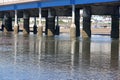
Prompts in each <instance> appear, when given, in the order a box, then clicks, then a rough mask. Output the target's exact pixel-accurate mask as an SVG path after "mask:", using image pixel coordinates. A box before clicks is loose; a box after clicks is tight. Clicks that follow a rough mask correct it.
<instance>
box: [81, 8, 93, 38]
mask: <svg viewBox="0 0 120 80" xmlns="http://www.w3.org/2000/svg"><path fill="white" fill-rule="evenodd" d="M82 37H91V8H90V7H84V9H83V30H82Z"/></svg>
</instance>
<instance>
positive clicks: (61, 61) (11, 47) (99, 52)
mask: <svg viewBox="0 0 120 80" xmlns="http://www.w3.org/2000/svg"><path fill="white" fill-rule="evenodd" d="M0 36H1V37H0V40H2V41H1V42H0V49H2V50H0V79H1V80H118V79H120V74H119V72H120V68H119V62H120V61H119V40H110V39H108V38H104V40H103V39H102V40H101V39H100V38H99V39H96V38H98V37H95V39H94V38H92V39H73V40H69V39H60V40H59V38H58V37H46V36H43V37H37V36H33V35H30V36H28V37H23V36H22V35H18V36H13V35H12V34H10V35H9V36H7V35H6V36H3V35H0ZM13 53H14V54H13ZM13 63H14V64H13ZM11 73H12V74H11ZM26 76H27V77H26Z"/></svg>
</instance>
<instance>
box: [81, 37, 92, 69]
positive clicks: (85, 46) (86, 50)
mask: <svg viewBox="0 0 120 80" xmlns="http://www.w3.org/2000/svg"><path fill="white" fill-rule="evenodd" d="M90 44H91V42H90V39H89V38H86V39H83V41H82V64H83V67H86V68H89V66H90Z"/></svg>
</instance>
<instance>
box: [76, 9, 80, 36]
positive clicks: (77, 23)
mask: <svg viewBox="0 0 120 80" xmlns="http://www.w3.org/2000/svg"><path fill="white" fill-rule="evenodd" d="M75 25H76V37H79V36H80V9H75Z"/></svg>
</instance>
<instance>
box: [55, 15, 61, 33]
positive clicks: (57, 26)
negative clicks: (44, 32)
mask: <svg viewBox="0 0 120 80" xmlns="http://www.w3.org/2000/svg"><path fill="white" fill-rule="evenodd" d="M59 34H60V26H59V17H58V16H57V25H56V26H55V35H59Z"/></svg>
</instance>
